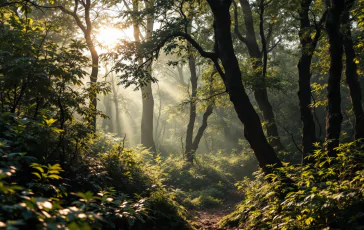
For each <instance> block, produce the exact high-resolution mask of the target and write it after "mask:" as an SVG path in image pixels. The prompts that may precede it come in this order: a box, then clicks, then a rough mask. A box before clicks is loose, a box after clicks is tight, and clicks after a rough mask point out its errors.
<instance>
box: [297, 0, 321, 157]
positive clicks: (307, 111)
mask: <svg viewBox="0 0 364 230" xmlns="http://www.w3.org/2000/svg"><path fill="white" fill-rule="evenodd" d="M311 3H312V0H302V1H301V8H300V10H299V15H300V31H299V37H300V43H301V57H300V60H299V62H298V65H297V67H298V76H299V91H298V98H299V103H300V104H299V105H300V112H301V121H302V125H303V131H302V146H303V161H304V162H305V161H306V160H307V158H306V157H307V156H308V155H309V154H310V153H311V152H312V151H313V143H315V142H316V141H317V139H316V127H315V122H314V119H313V114H312V109H311V107H310V105H311V98H312V94H311V63H312V56H313V52H314V50H315V49H316V45H317V41H318V38H319V37H320V33H321V30H320V29H317V30H316V35H315V38H314V39H312V38H311V33H312V31H311V22H310V19H309V10H310V5H311Z"/></svg>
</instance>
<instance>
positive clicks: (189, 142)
mask: <svg viewBox="0 0 364 230" xmlns="http://www.w3.org/2000/svg"><path fill="white" fill-rule="evenodd" d="M188 47H189V48H188V49H189V52H191V46H190V45H188ZM188 65H189V68H190V72H191V78H190V81H191V87H192V89H191V91H192V92H191V98H190V99H191V101H190V116H189V122H188V125H187V131H186V148H185V155H186V161H187V162H189V163H191V164H192V163H193V158H194V157H193V155H194V152H193V129H194V126H195V121H196V97H197V72H196V60H195V57H193V54H190V55H189V57H188Z"/></svg>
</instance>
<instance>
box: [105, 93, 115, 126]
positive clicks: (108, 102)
mask: <svg viewBox="0 0 364 230" xmlns="http://www.w3.org/2000/svg"><path fill="white" fill-rule="evenodd" d="M110 99H111V98H110V95H106V96H105V97H104V106H105V115H106V116H108V117H109V119H104V120H103V121H102V128H103V129H104V130H107V131H109V132H114V131H113V126H112V107H111V100H110ZM107 128H108V129H107Z"/></svg>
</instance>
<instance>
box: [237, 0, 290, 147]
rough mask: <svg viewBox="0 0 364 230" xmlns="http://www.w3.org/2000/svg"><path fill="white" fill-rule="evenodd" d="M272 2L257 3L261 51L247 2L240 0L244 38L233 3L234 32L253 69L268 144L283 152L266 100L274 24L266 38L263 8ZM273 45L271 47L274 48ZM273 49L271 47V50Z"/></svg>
mask: <svg viewBox="0 0 364 230" xmlns="http://www.w3.org/2000/svg"><path fill="white" fill-rule="evenodd" d="M271 2H272V1H270V2H267V3H265V2H264V0H260V2H259V9H260V12H259V34H260V41H261V44H262V49H260V48H259V45H258V40H257V38H256V36H255V34H256V33H255V29H254V19H253V14H252V9H251V6H250V3H249V1H248V0H240V5H241V8H242V11H243V15H244V25H245V31H246V36H245V37H244V36H243V35H242V34H241V32H240V30H239V22H238V20H239V19H238V11H237V8H238V7H237V4H236V3H235V1H233V4H234V21H235V24H234V32H235V34H236V35H237V37H238V38H239V40H240V41H241V42H243V43H244V44H245V45H246V46H247V48H248V52H249V56H250V59H251V64H252V67H253V71H254V74H255V82H254V85H253V90H254V97H255V100H256V101H257V104H258V106H259V109H260V110H261V112H262V114H263V120H264V121H266V122H267V123H268V124H267V125H266V130H267V135H268V137H269V138H270V142H271V144H272V146H273V147H275V148H277V150H284V146H283V144H282V142H281V140H280V137H279V133H278V128H277V124H276V121H275V117H274V112H273V107H272V105H271V103H270V101H269V98H268V92H267V83H266V74H267V61H268V47H267V40H268V42H269V40H270V39H271V36H272V30H273V25H274V23H271V24H270V26H269V31H268V38H266V35H265V31H264V16H265V15H264V11H265V7H266V6H267V5H268V4H270V3H271ZM275 45H276V44H275ZM275 45H273V46H275ZM273 48H274V47H272V49H273Z"/></svg>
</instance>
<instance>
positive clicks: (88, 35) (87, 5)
mask: <svg viewBox="0 0 364 230" xmlns="http://www.w3.org/2000/svg"><path fill="white" fill-rule="evenodd" d="M55 4H58V3H57V2H56V3H55ZM95 4H96V3H95V2H93V3H92V2H91V0H85V1H83V0H74V4H73V10H69V9H66V7H65V5H57V8H59V9H60V10H61V11H62V12H63V13H65V14H67V15H70V16H71V17H72V18H73V19H74V20H75V22H76V24H77V26H78V27H79V28H80V29H81V31H82V33H83V35H84V37H85V40H86V44H87V47H88V49H89V51H90V54H91V60H92V66H91V75H90V85H91V93H90V109H91V111H93V115H92V116H91V117H90V123H91V125H92V127H93V131H94V132H95V131H96V117H97V116H96V109H97V89H96V84H97V76H98V74H99V55H98V53H97V50H96V47H95V44H94V41H93V38H92V29H93V26H92V20H91V16H90V14H91V11H92V9H93V7H94V6H95ZM80 5H81V6H82V9H79V6H80ZM81 10H82V11H84V13H83V14H84V15H83V17H84V21H85V22H82V21H81V18H80V16H79V15H78V13H79V11H81Z"/></svg>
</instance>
